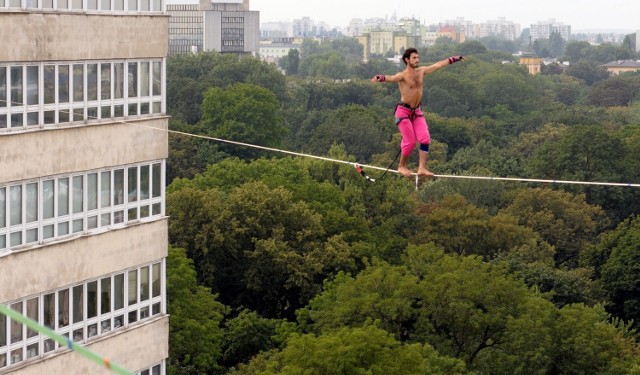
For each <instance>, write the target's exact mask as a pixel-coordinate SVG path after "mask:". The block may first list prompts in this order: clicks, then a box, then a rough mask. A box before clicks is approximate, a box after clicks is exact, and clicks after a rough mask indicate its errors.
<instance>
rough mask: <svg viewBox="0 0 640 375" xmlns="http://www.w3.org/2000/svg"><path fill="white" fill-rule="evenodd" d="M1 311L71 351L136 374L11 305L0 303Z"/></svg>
mask: <svg viewBox="0 0 640 375" xmlns="http://www.w3.org/2000/svg"><path fill="white" fill-rule="evenodd" d="M0 313H1V314H4V315H6V316H7V317H9V318H10V319H12V320H15V321H16V322H18V323H22V324H24V325H26V326H27V327H29V328H31V329H32V330H34V331H36V332H38V333H40V334H42V335H44V336H47V337H49V338H50V339H52V340H54V341H56V342H57V343H58V344H60V345H64V346H66V347H67V348H69V349H71V351H74V352H76V353H78V354H80V355H81V356H83V357H85V358H87V359H89V360H91V361H93V362H95V363H97V364H98V365H100V366H103V367H105V368H107V369H109V370H111V371H112V372H114V373H116V374H119V375H134V373H133V372H131V371H129V370H127V369H125V368H124V367H122V366H120V365H118V364H117V363H114V362H111V361H110V360H109V359H108V358H106V357H103V356H101V355H99V354H97V353H95V352H93V351H91V350H89V349H87V348H85V347H84V346H81V345H79V344H76V343H74V342H73V341H72V340H71V338H69V337H67V336H63V335H61V334H59V333H56V332H54V331H53V330H51V329H50V328H47V327H45V326H43V325H41V324H40V323H38V322H36V321H35V320H32V319H30V318H28V317H26V316H24V315H22V314H20V313H19V312H17V311H15V310H13V309H10V308H9V307H7V306H5V305H3V304H0Z"/></svg>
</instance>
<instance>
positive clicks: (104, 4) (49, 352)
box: [0, 0, 168, 375]
mask: <svg viewBox="0 0 640 375" xmlns="http://www.w3.org/2000/svg"><path fill="white" fill-rule="evenodd" d="M164 7H165V4H164V3H163V0H84V1H83V0H39V1H38V0H0V35H2V36H3V48H0V303H2V304H4V305H6V306H8V307H10V308H12V309H14V310H16V311H18V312H20V313H21V314H23V315H25V316H27V317H29V318H31V319H33V320H35V321H37V322H39V323H40V324H41V325H44V326H47V327H49V328H51V329H52V330H54V331H55V332H57V333H59V334H61V335H64V336H67V337H68V338H69V340H70V341H72V342H75V343H78V344H80V345H83V346H86V347H88V348H89V349H90V350H92V351H94V352H97V353H99V354H100V355H102V356H104V357H105V358H108V359H109V360H110V361H113V362H117V363H118V364H120V365H122V366H123V367H125V368H127V369H130V370H131V371H134V372H136V373H138V374H145V375H150V374H152V375H163V374H165V373H166V368H165V367H166V358H167V356H168V315H167V314H166V285H165V272H166V271H165V269H166V266H165V265H166V256H167V243H168V235H167V233H168V227H167V217H166V215H165V188H164V186H165V160H166V158H167V154H168V142H167V129H168V128H167V127H168V119H167V116H166V114H165V107H166V87H165V85H166V84H165V76H166V72H165V69H166V68H165V66H166V55H167V40H168V32H167V31H168V17H167V16H166V13H165V11H164ZM8 373H10V374H12V375H14V374H15V375H31V374H34V375H35V374H109V373H110V371H109V370H108V369H106V368H104V367H100V366H98V365H96V364H95V363H93V362H91V361H88V360H87V359H85V358H83V357H82V356H79V355H78V354H76V353H74V352H73V351H71V350H70V349H69V348H67V346H66V345H60V344H59V343H57V342H55V341H53V340H51V339H50V338H48V337H46V336H44V335H41V334H39V333H38V332H35V331H32V330H31V329H29V328H28V327H26V326H23V325H22V324H20V323H18V322H16V321H12V320H11V319H9V318H7V317H6V316H4V315H2V314H0V374H8Z"/></svg>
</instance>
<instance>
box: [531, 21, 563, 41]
mask: <svg viewBox="0 0 640 375" xmlns="http://www.w3.org/2000/svg"><path fill="white" fill-rule="evenodd" d="M530 33H531V40H538V39H549V38H550V37H551V34H553V33H559V34H560V36H561V37H562V39H564V40H569V39H570V38H571V25H565V24H563V23H562V22H556V20H555V19H550V20H548V21H539V22H538V23H537V24H535V25H531V29H530Z"/></svg>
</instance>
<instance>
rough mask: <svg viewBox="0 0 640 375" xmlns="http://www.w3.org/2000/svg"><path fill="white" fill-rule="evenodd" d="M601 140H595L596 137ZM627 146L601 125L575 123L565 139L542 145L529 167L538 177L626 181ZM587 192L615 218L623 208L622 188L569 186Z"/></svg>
mask: <svg viewBox="0 0 640 375" xmlns="http://www.w3.org/2000/svg"><path fill="white" fill-rule="evenodd" d="M596 139H597V140H598V142H593V140H596ZM587 144H588V145H590V146H591V147H589V148H588V149H587V148H585V147H584V145H587ZM626 154H627V149H626V147H625V145H624V143H623V142H622V141H621V140H620V138H619V137H618V136H617V135H616V134H615V133H612V132H608V131H607V130H605V129H603V128H602V127H601V126H597V125H592V126H573V127H570V128H568V130H567V132H566V133H565V134H564V135H563V136H562V138H560V139H557V140H554V141H549V142H546V143H545V144H543V145H542V146H540V147H539V148H538V149H537V150H536V151H535V153H534V155H533V157H532V158H530V159H529V162H528V165H527V169H528V170H529V171H530V175H532V176H534V177H535V178H544V179H551V180H573V181H610V182H615V181H622V176H623V175H624V164H623V161H624V160H625V159H626V157H627V155H626ZM565 189H566V190H568V191H573V192H575V193H580V192H583V193H584V194H585V196H586V201H587V203H589V204H592V205H599V206H601V207H602V208H603V209H605V210H607V211H608V212H609V215H610V216H611V217H612V218H613V219H614V220H615V219H616V217H617V216H618V215H619V213H620V212H622V211H620V210H623V206H624V204H625V203H623V200H624V199H623V196H621V195H619V194H620V189H612V188H605V187H599V186H588V185H587V186H584V187H582V186H567V187H565Z"/></svg>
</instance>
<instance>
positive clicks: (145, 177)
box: [0, 162, 164, 251]
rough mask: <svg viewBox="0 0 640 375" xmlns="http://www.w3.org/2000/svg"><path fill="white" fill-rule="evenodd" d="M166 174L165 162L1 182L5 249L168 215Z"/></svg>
mask: <svg viewBox="0 0 640 375" xmlns="http://www.w3.org/2000/svg"><path fill="white" fill-rule="evenodd" d="M125 171H126V173H125ZM163 174H164V162H152V163H142V164H136V165H131V166H127V167H126V168H119V169H115V170H104V171H97V172H87V173H85V174H82V175H75V176H64V175H63V176H58V177H55V178H50V177H49V178H47V179H43V180H38V181H29V182H25V183H21V184H16V185H11V186H0V251H7V249H11V248H14V247H18V246H22V245H28V244H34V243H41V242H42V241H45V240H52V239H56V238H61V237H64V236H67V235H69V234H74V233H80V232H86V231H92V230H95V229H98V228H104V227H107V228H108V227H110V226H112V225H123V224H126V223H127V222H128V221H133V220H154V219H155V218H157V217H158V216H161V215H162V214H163V196H164V191H163V185H162V184H163V181H164V177H163ZM85 223H86V224H85Z"/></svg>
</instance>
